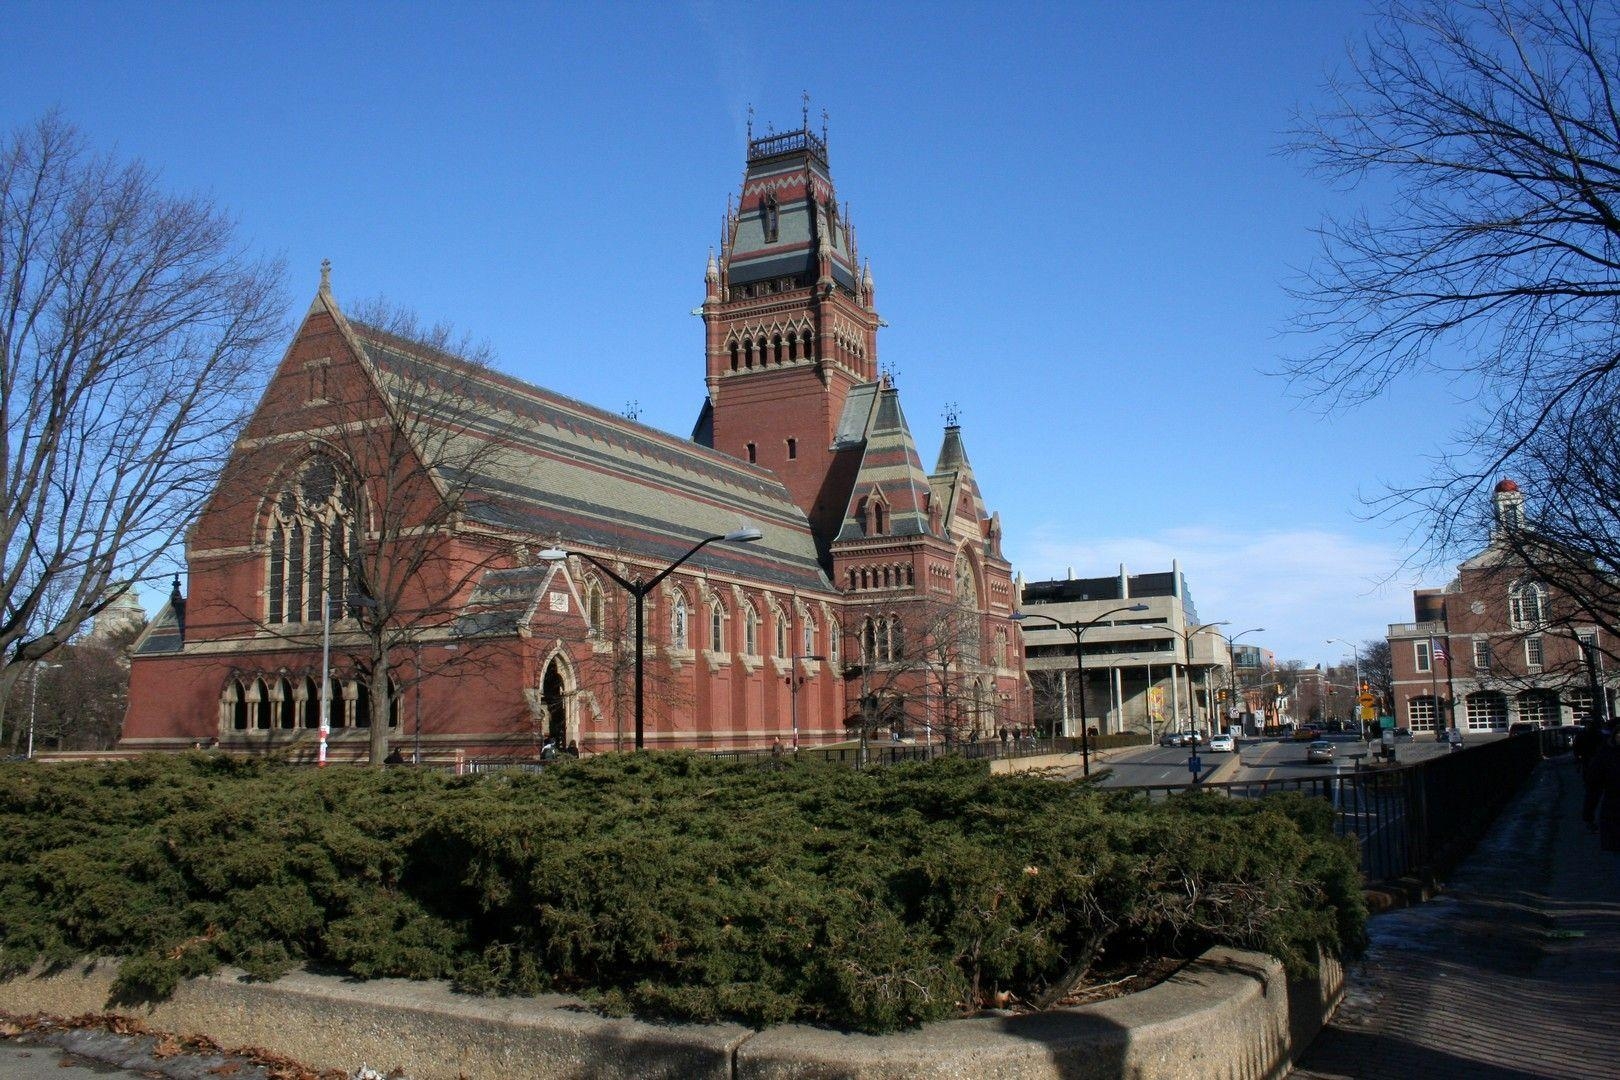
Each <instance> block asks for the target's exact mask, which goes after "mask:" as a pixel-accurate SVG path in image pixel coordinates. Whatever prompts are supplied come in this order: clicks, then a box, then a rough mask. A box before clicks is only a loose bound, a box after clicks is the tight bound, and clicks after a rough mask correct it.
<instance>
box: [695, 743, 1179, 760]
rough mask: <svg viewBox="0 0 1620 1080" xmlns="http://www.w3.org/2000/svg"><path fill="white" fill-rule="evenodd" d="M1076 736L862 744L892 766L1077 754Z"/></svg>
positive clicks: (827, 755) (843, 755)
mask: <svg viewBox="0 0 1620 1080" xmlns="http://www.w3.org/2000/svg"><path fill="white" fill-rule="evenodd" d="M1146 745H1148V737H1147V736H1146V735H1094V736H1092V739H1091V752H1092V753H1093V754H1095V753H1096V752H1097V751H1098V750H1111V749H1115V748H1118V747H1123V746H1146ZM1079 752H1080V740H1079V739H1078V738H1046V739H1032V738H1023V739H1008V740H1007V741H1006V742H1002V741H1001V740H1000V739H997V738H986V739H980V740H979V741H978V742H963V741H955V742H950V743H943V742H936V743H894V742H884V741H881V740H876V739H874V740H873V741H871V742H869V743H867V745H866V764H868V765H877V766H882V765H893V764H895V763H896V762H901V761H926V760H928V759H931V758H937V757H947V756H948V757H962V758H967V759H969V760H972V761H993V760H995V759H997V758H1026V757H1041V756H1043V755H1046V754H1078V753H1079ZM793 753H794V751H792V750H788V749H786V748H783V749H781V750H771V749H767V750H713V751H710V754H711V755H712V756H713V757H716V758H718V759H720V760H722V761H741V762H756V761H764V760H769V759H770V758H773V757H786V756H789V755H792V754H793ZM797 753H798V756H799V757H800V758H803V759H810V760H815V761H831V762H834V763H835V764H839V765H848V766H851V767H854V766H856V765H859V764H860V762H861V749H860V747H858V746H806V747H800V748H799V750H798V751H797Z"/></svg>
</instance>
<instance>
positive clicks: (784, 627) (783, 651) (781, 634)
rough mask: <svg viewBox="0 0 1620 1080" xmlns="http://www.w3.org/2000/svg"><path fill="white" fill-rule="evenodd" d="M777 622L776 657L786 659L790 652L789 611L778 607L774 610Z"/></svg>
mask: <svg viewBox="0 0 1620 1080" xmlns="http://www.w3.org/2000/svg"><path fill="white" fill-rule="evenodd" d="M772 615H773V616H774V617H775V622H776V658H777V659H778V660H786V659H787V654H788V617H787V612H785V611H783V610H782V609H781V608H777V609H776V610H775V611H773V612H772Z"/></svg>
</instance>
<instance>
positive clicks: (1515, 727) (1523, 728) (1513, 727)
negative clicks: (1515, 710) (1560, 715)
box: [1508, 720, 1541, 735]
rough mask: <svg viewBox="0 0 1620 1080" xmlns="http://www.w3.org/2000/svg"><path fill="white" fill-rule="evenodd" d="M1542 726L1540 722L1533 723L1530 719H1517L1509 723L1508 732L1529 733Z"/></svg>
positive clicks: (1510, 733)
mask: <svg viewBox="0 0 1620 1080" xmlns="http://www.w3.org/2000/svg"><path fill="white" fill-rule="evenodd" d="M1540 727H1541V725H1540V724H1533V723H1531V722H1530V721H1528V720H1515V721H1514V722H1513V723H1511V724H1509V725H1508V734H1509V735H1528V734H1529V733H1530V732H1532V731H1536V730H1539V729H1540Z"/></svg>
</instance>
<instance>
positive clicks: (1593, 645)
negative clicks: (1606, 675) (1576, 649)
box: [1575, 630, 1603, 671]
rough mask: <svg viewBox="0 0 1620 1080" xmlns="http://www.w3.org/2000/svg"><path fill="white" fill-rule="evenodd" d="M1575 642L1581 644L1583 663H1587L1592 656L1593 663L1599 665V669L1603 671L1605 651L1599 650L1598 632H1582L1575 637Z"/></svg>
mask: <svg viewBox="0 0 1620 1080" xmlns="http://www.w3.org/2000/svg"><path fill="white" fill-rule="evenodd" d="M1575 640H1577V641H1579V642H1580V643H1581V663H1583V664H1584V663H1586V658H1587V656H1589V655H1590V656H1591V657H1592V662H1593V663H1594V664H1596V665H1597V669H1598V670H1599V671H1602V670H1603V650H1601V649H1599V648H1598V636H1597V631H1596V630H1582V631H1581V632H1580V633H1578V634H1576V635H1575Z"/></svg>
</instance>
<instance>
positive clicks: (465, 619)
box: [452, 565, 554, 638]
mask: <svg viewBox="0 0 1620 1080" xmlns="http://www.w3.org/2000/svg"><path fill="white" fill-rule="evenodd" d="M553 572H554V568H553V567H551V566H550V565H546V566H523V567H518V568H516V569H511V570H487V571H485V572H484V573H483V574H482V575H481V576H480V577H479V579H478V584H477V586H476V587H474V589H473V591H472V595H471V596H469V597H468V598H467V602H466V603H465V604H464V605H462V608H461V612H460V613H459V614H458V615H457V616H456V621H455V624H454V628H453V631H452V632H453V633H454V634H455V636H456V637H458V638H466V637H476V636H478V635H480V634H493V635H497V636H508V635H511V634H515V633H517V631H518V630H519V629H520V628H521V627H523V626H525V625H526V624H527V623H528V621H529V619H530V617H531V616H532V615H533V614H534V608H535V605H536V604H538V603H539V601H540V593H541V590H543V589H544V588H545V587H546V582H547V581H549V580H550V579H551V575H552V574H553Z"/></svg>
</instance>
